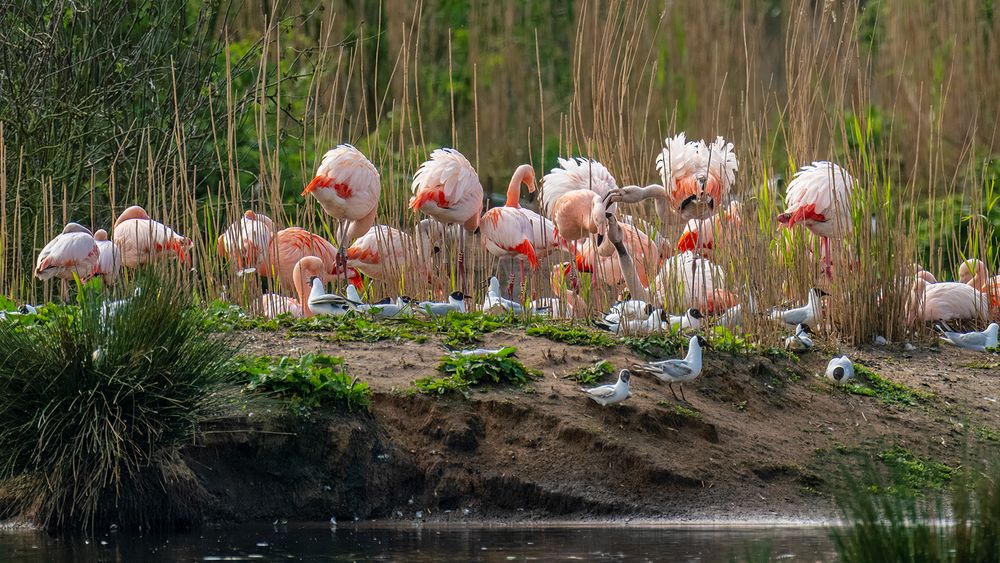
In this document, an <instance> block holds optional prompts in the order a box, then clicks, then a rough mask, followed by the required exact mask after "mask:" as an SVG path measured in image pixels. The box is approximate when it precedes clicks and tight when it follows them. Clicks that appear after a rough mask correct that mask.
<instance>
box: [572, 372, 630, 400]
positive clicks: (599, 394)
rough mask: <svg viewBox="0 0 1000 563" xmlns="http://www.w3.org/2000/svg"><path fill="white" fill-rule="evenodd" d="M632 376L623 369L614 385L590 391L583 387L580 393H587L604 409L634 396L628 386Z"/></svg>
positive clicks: (602, 386) (594, 388)
mask: <svg viewBox="0 0 1000 563" xmlns="http://www.w3.org/2000/svg"><path fill="white" fill-rule="evenodd" d="M631 376H632V374H631V373H629V371H628V370H627V369H623V370H621V372H619V373H618V381H617V382H615V384H614V385H601V386H600V387H593V388H590V389H584V388H582V387H581V388H580V391H583V392H584V393H586V394H587V395H588V396H589V397H590V398H591V399H593V400H594V402H595V403H597V404H599V405H601V406H603V407H606V406H608V405H614V404H616V403H620V402H622V401H624V400H625V399H628V398H629V397H631V396H632V391H631V390H630V389H629V384H628V380H629V378H630V377H631Z"/></svg>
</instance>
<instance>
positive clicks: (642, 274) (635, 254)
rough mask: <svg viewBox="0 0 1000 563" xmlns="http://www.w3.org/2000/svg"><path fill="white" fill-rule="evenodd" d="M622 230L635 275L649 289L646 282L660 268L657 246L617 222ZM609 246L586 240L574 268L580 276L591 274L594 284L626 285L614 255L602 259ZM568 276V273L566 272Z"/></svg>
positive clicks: (633, 228)
mask: <svg viewBox="0 0 1000 563" xmlns="http://www.w3.org/2000/svg"><path fill="white" fill-rule="evenodd" d="M617 225H618V226H619V227H620V230H621V238H622V240H621V243H622V244H623V245H624V248H625V249H626V251H627V252H628V255H629V256H630V257H632V259H633V261H634V269H635V274H636V275H637V276H638V280H639V282H640V283H641V284H642V285H643V286H648V285H649V279H650V277H651V275H652V273H653V271H654V270H655V268H657V267H659V264H660V251H659V248H658V247H657V245H656V243H655V242H654V241H653V240H652V239H651V238H649V236H647V235H646V233H644V232H642V231H641V230H639V229H638V228H637V227H635V226H633V225H629V224H627V223H621V222H618V223H617ZM610 243H611V241H610V239H609V241H608V244H607V245H606V244H603V243H602V244H597V243H595V241H594V240H593V239H587V240H585V241H584V242H583V244H582V245H580V250H579V252H578V253H577V254H576V258H575V260H576V262H575V263H576V267H577V269H578V270H579V271H581V272H589V273H591V274H592V275H593V276H594V278H593V279H596V280H600V281H602V282H603V283H605V284H607V285H609V286H612V287H618V286H621V285H622V284H623V283H625V274H624V272H623V270H622V264H621V257H620V256H619V255H616V254H610V255H605V253H604V252H603V250H602V247H603V246H608V245H610ZM566 273H567V274H568V273H569V272H568V271H567V272H566Z"/></svg>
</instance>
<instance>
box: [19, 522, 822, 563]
mask: <svg viewBox="0 0 1000 563" xmlns="http://www.w3.org/2000/svg"><path fill="white" fill-rule="evenodd" d="M765 545H770V548H771V559H772V560H779V561H808V562H813V561H823V562H827V561H835V560H836V557H835V556H834V553H833V550H832V547H831V544H830V542H829V540H828V539H827V535H826V532H825V531H824V530H823V529H821V528H809V527H797V528H742V527H741V528H714V529H708V528H690V527H686V528H671V527H615V528H604V527H545V528H525V527H517V528H501V527H493V528H472V527H437V526H423V527H419V526H417V527H414V526H396V527H357V528H356V527H353V526H351V527H348V526H343V525H342V526H340V527H338V528H337V529H333V530H331V529H330V528H329V524H323V525H318V524H289V525H285V526H278V527H274V526H263V525H253V526H240V527H236V528H221V529H204V530H200V531H198V532H192V533H184V534H171V535H169V536H145V537H142V536H135V535H126V534H108V535H106V536H103V537H98V538H93V539H82V538H52V537H49V536H48V535H46V534H43V533H38V532H5V533H0V561H14V562H24V563H28V562H31V563H35V562H51V561H55V562H61V561H66V562H70V561H80V562H85V563H97V562H116V563H117V562H123V563H124V562H131V561H152V562H161V561H162V562H167V561H170V562H173V561H620V560H628V561H685V562H705V563H710V562H716V561H726V562H728V561H730V560H733V558H734V557H735V560H737V561H742V560H743V559H744V554H746V553H747V552H748V550H751V551H752V550H755V549H759V548H761V547H763V546H765Z"/></svg>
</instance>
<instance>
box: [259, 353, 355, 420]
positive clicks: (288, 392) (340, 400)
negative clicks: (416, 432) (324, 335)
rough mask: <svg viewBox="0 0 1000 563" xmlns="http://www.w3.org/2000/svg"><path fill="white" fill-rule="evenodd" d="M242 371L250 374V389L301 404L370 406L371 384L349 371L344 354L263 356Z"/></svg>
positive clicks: (315, 405)
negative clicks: (295, 357)
mask: <svg viewBox="0 0 1000 563" xmlns="http://www.w3.org/2000/svg"><path fill="white" fill-rule="evenodd" d="M242 371H243V373H244V374H245V375H246V376H247V377H248V378H249V383H247V389H248V390H250V391H258V390H260V391H268V392H271V393H273V394H275V395H277V396H279V397H281V398H283V399H286V400H288V401H289V402H290V403H291V404H293V405H296V406H299V407H304V408H315V407H320V406H324V405H335V406H337V407H340V408H345V409H347V410H349V411H356V410H367V409H368V407H370V406H371V394H372V392H371V389H370V388H369V387H368V384H367V383H365V382H363V381H360V380H358V379H357V378H354V377H351V376H350V375H348V374H347V364H346V363H345V361H344V358H341V357H337V356H327V355H324V354H306V355H304V356H302V357H300V358H297V359H294V358H289V357H287V356H284V357H281V358H270V357H261V358H256V359H254V360H252V361H250V362H248V363H246V364H244V365H243V367H242Z"/></svg>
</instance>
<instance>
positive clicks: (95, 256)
mask: <svg viewBox="0 0 1000 563" xmlns="http://www.w3.org/2000/svg"><path fill="white" fill-rule="evenodd" d="M99 259H100V250H99V249H98V247H97V241H95V240H94V236H93V235H92V234H91V233H90V230H89V229H87V228H86V227H84V226H83V225H80V224H79V223H67V224H66V226H65V227H64V228H63V230H62V232H61V233H60V234H58V235H56V237H55V238H54V239H52V240H51V241H49V243H48V244H46V245H45V248H43V249H42V251H41V252H40V253H39V254H38V260H37V261H36V262H35V277H36V278H38V279H40V280H48V279H52V278H58V279H61V280H72V279H73V278H77V279H80V280H87V279H89V278H90V277H91V276H93V275H94V274H96V273H99V263H98V262H99Z"/></svg>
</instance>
